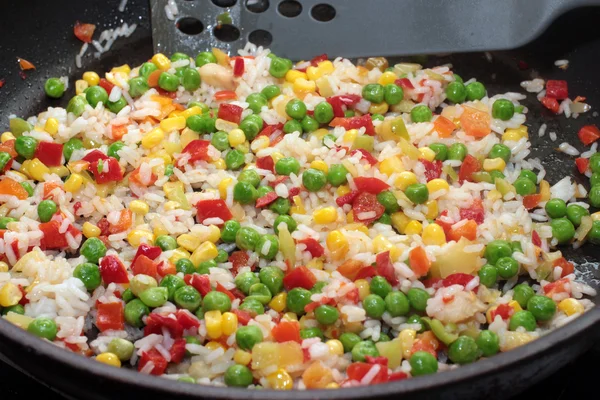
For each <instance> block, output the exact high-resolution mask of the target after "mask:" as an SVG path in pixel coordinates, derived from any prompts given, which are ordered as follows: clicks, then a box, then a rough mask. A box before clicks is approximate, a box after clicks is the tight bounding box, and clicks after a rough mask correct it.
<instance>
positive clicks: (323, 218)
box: [313, 207, 337, 225]
mask: <svg viewBox="0 0 600 400" xmlns="http://www.w3.org/2000/svg"><path fill="white" fill-rule="evenodd" d="M313 218H314V220H315V223H317V224H321V225H323V224H330V223H332V222H335V221H336V220H337V211H336V210H335V207H323V208H320V209H318V210H315V211H313Z"/></svg>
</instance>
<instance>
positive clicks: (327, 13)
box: [310, 4, 335, 22]
mask: <svg viewBox="0 0 600 400" xmlns="http://www.w3.org/2000/svg"><path fill="white" fill-rule="evenodd" d="M310 15H312V17H313V18H314V19H316V20H317V21H320V22H329V21H331V20H332V19H334V18H335V8H333V7H332V6H330V5H329V4H317V5H316V6H314V7H313V8H312V9H311V10H310Z"/></svg>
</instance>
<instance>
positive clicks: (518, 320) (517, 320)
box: [508, 310, 537, 332]
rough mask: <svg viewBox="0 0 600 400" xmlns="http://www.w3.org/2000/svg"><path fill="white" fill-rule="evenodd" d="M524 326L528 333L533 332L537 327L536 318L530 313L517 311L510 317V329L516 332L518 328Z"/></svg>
mask: <svg viewBox="0 0 600 400" xmlns="http://www.w3.org/2000/svg"><path fill="white" fill-rule="evenodd" d="M520 326H522V327H523V328H525V330H526V331H529V332H533V331H535V328H536V327H537V323H536V322H535V317H534V316H533V314H532V313H531V312H530V311H526V310H521V311H517V312H516V313H514V314H513V315H512V316H511V317H510V321H509V324H508V329H510V330H511V331H516V330H517V328H518V327H520Z"/></svg>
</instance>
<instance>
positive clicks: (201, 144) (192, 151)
mask: <svg viewBox="0 0 600 400" xmlns="http://www.w3.org/2000/svg"><path fill="white" fill-rule="evenodd" d="M209 145H210V142H209V141H208V140H201V139H197V140H192V141H191V142H189V143H188V144H187V146H185V148H184V149H183V151H182V152H181V153H182V154H186V155H188V154H189V156H190V157H189V159H188V162H187V163H188V164H193V163H195V162H196V161H210V157H209V156H208V146H209ZM183 165H185V163H184V162H183V161H182V159H179V160H178V161H177V166H178V167H182V166H183Z"/></svg>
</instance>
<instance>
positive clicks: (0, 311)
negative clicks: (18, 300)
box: [0, 304, 25, 315]
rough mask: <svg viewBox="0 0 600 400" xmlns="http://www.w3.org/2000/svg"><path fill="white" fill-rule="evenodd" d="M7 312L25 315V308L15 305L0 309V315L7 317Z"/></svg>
mask: <svg viewBox="0 0 600 400" xmlns="http://www.w3.org/2000/svg"><path fill="white" fill-rule="evenodd" d="M9 312H12V313H15V314H19V315H25V307H23V306H22V305H21V304H15V305H14V306H10V307H4V308H0V314H1V315H7V314H8V313H9Z"/></svg>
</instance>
